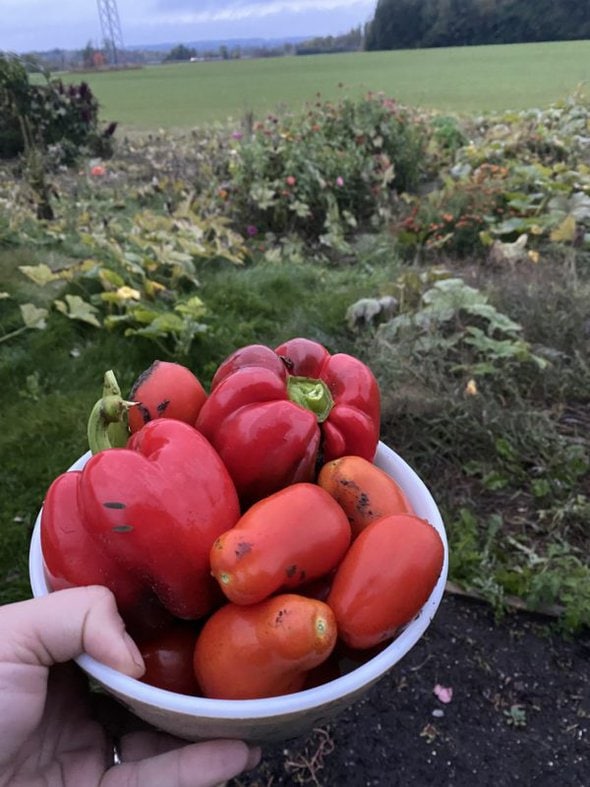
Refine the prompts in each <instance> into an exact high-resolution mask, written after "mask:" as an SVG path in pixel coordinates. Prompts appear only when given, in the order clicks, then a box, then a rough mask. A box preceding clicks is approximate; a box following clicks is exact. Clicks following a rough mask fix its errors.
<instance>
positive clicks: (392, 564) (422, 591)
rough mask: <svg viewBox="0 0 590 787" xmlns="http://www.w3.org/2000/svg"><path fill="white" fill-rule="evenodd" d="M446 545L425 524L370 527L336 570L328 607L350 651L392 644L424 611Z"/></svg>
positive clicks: (384, 522)
mask: <svg viewBox="0 0 590 787" xmlns="http://www.w3.org/2000/svg"><path fill="white" fill-rule="evenodd" d="M443 558H444V547H443V543H442V540H441V538H440V536H439V534H438V532H437V530H436V528H434V527H433V526H432V525H431V524H430V523H429V522H427V521H426V520H425V519H420V518H418V517H416V516H411V515H408V514H395V515H393V516H387V517H383V519H376V520H375V521H374V522H371V523H370V524H369V525H368V526H367V527H366V528H365V530H363V532H362V533H361V534H360V535H359V536H358V538H357V539H356V540H355V541H354V542H353V543H352V546H351V547H350V549H349V550H348V552H347V554H346V556H345V558H344V560H343V561H342V563H341V564H340V566H339V567H338V570H337V571H336V576H335V577H334V581H333V582H332V589H331V591H330V595H329V596H328V598H327V603H328V604H329V606H330V607H331V608H332V609H333V611H334V614H335V615H336V620H337V621H338V633H339V635H340V637H341V638H342V639H343V640H344V642H345V643H346V644H347V645H349V646H350V647H351V648H370V647H373V646H374V645H377V644H378V643H380V642H383V641H384V640H386V639H390V638H391V637H393V635H394V634H395V633H396V631H397V630H398V629H399V628H400V626H403V625H405V624H406V623H408V622H409V621H410V620H412V618H413V617H414V616H415V615H416V614H417V613H418V612H419V611H420V609H421V607H422V606H423V605H424V604H425V602H426V601H427V599H428V597H429V596H430V594H431V592H432V590H433V588H434V586H435V585H436V581H437V579H438V578H439V576H440V574H441V571H442V567H443Z"/></svg>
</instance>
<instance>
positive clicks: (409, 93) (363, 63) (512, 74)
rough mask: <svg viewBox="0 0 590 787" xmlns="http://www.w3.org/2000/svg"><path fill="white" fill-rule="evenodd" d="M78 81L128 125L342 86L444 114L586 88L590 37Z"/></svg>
mask: <svg viewBox="0 0 590 787" xmlns="http://www.w3.org/2000/svg"><path fill="white" fill-rule="evenodd" d="M72 78H75V80H76V81H79V80H80V79H81V78H84V79H87V80H88V81H89V83H90V85H91V87H92V88H93V90H95V92H96V94H97V96H98V98H99V100H100V102H101V105H102V117H103V118H104V119H105V120H117V121H119V123H120V124H121V130H123V131H125V130H127V131H132V130H141V131H143V130H155V129H158V128H166V129H174V128H176V129H186V128H191V127H195V126H198V125H202V124H207V123H211V122H214V121H225V120H227V118H229V117H233V118H235V119H236V120H239V118H240V117H242V116H243V115H244V114H245V113H246V112H248V111H252V112H254V113H255V114H257V115H259V114H261V113H265V112H268V111H272V110H276V109H279V108H281V107H285V106H286V105H288V106H292V107H294V108H295V107H298V106H301V105H302V104H304V103H305V102H307V101H312V100H313V99H314V97H315V96H316V94H317V93H320V94H321V96H322V97H323V98H329V99H333V98H337V97H338V96H339V95H341V94H342V92H343V91H346V92H347V94H349V95H359V94H362V93H365V92H367V91H369V90H372V91H376V92H377V91H383V92H384V93H386V94H387V95H388V96H391V97H393V98H396V99H398V100H399V101H401V102H402V103H404V104H410V105H412V106H423V107H428V108H435V109H441V110H445V111H456V112H474V111H475V112H478V111H488V110H505V109H525V108H528V107H533V106H547V105H549V104H551V103H553V102H554V101H556V100H558V99H560V98H562V97H564V96H565V95H567V94H568V93H571V92H572V91H573V90H575V89H576V87H577V86H579V85H582V84H584V87H587V84H588V82H590V41H572V42H557V43H541V44H518V45H507V46H485V47H484V46H480V47H461V48H453V49H420V50H404V51H396V52H362V53H358V54H357V53H354V54H344V55H318V56H311V57H284V58H272V59H259V60H237V61H221V62H208V63H183V64H173V65H162V66H153V67H148V68H144V69H139V70H130V71H124V72H112V73H108V72H107V73H99V74H84V75H83V77H81V75H80V74H76V75H75V77H72Z"/></svg>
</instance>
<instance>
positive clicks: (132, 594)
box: [41, 338, 444, 699]
mask: <svg viewBox="0 0 590 787" xmlns="http://www.w3.org/2000/svg"><path fill="white" fill-rule="evenodd" d="M379 430H380V392H379V387H378V384H377V382H376V380H375V377H374V375H373V373H372V372H371V370H370V369H369V368H368V367H367V366H366V365H365V364H363V363H362V362H361V361H359V360H358V359H356V358H354V357H352V356H350V355H346V354H343V353H338V354H333V355H331V354H330V353H329V352H328V351H327V350H326V349H325V348H324V347H323V346H322V345H320V344H318V343H317V342H314V341H310V340H308V339H301V338H297V339H292V340H290V341H287V342H285V343H284V344H282V345H280V346H279V347H277V348H275V349H271V348H270V347H266V346H263V345H249V346H247V347H243V348H241V349H238V350H236V351H235V352H234V353H232V354H231V355H230V356H229V357H228V358H227V359H226V360H225V361H224V362H223V363H222V364H221V365H220V366H219V368H218V369H217V372H216V374H215V376H214V378H213V380H212V383H211V387H210V392H209V393H207V392H206V391H205V389H204V388H203V386H202V385H201V383H200V382H199V380H198V379H197V378H196V377H195V376H194V374H193V373H192V372H191V370H190V369H188V368H186V367H184V366H181V365H180V364H175V363H167V362H161V361H156V362H155V363H154V364H153V365H152V366H151V367H150V368H149V369H147V370H146V371H145V372H143V374H141V375H140V376H139V377H138V379H137V380H136V382H135V384H134V385H133V387H132V390H131V391H130V394H129V400H128V401H127V400H125V399H123V397H122V396H121V392H120V390H119V387H118V385H117V382H116V379H115V378H114V375H113V374H112V372H107V374H106V375H105V388H104V392H103V397H102V399H100V400H99V401H98V402H97V404H96V405H95V407H94V409H93V411H92V413H91V415H90V418H89V422H88V439H89V444H90V449H91V452H92V456H91V457H90V458H89V459H88V461H87V462H86V464H85V465H84V467H83V469H82V470H78V471H71V472H67V473H63V474H62V475H60V476H59V477H58V478H56V479H55V481H54V482H53V483H52V484H51V486H50V488H49V490H48V492H47V495H46V498H45V502H44V506H43V511H42V516H41V544H42V551H43V558H44V564H45V572H46V575H47V578H48V584H49V586H50V587H51V589H53V590H58V589H60V588H65V587H72V586H80V585H92V584H100V585H105V586H107V587H109V588H110V589H111V590H112V592H113V593H114V595H115V597H116V600H117V604H118V608H119V611H120V613H121V615H122V617H123V619H124V621H125V623H126V625H127V628H128V630H129V631H130V633H131V634H132V636H133V637H134V638H135V639H136V641H137V642H138V645H139V647H140V650H141V651H142V654H143V656H144V660H145V663H146V673H145V675H144V677H143V680H144V681H145V682H147V683H149V684H152V685H154V686H158V687H159V688H163V689H167V690H170V691H175V692H179V693H182V694H192V695H199V696H205V697H209V698H218V699H251V698H263V697H272V696H278V695H283V694H288V693H292V692H296V691H300V690H302V689H304V688H308V687H311V686H314V685H318V684H319V683H322V682H325V681H327V680H332V679H334V678H336V677H338V676H339V675H340V674H341V671H342V669H343V666H342V665H343V661H344V660H348V663H350V660H351V659H352V661H353V663H362V662H363V661H366V660H367V659H368V658H370V657H371V656H372V655H374V653H375V651H376V650H378V649H379V648H382V647H384V646H386V645H387V644H388V643H389V642H390V641H391V640H392V639H393V638H394V637H395V636H396V634H398V633H399V631H400V629H401V628H403V627H404V626H405V625H406V624H407V623H408V622H409V621H411V620H412V618H413V617H414V616H415V615H416V614H417V613H418V612H419V611H420V609H421V607H422V606H423V605H424V603H425V602H426V601H427V599H428V597H429V596H430V594H431V592H432V590H433V588H434V586H435V584H436V582H437V579H438V578H439V576H440V574H441V571H442V567H443V558H444V547H443V543H442V540H441V538H440V536H439V534H438V532H437V530H436V529H435V527H433V526H432V525H431V524H430V523H428V522H427V521H425V520H424V519H421V518H420V517H418V516H416V515H415V514H414V513H413V511H412V509H411V506H410V504H409V502H408V501H407V499H406V496H405V495H404V492H403V490H402V489H401V488H400V487H399V486H398V485H397V483H396V482H395V481H394V480H393V479H392V478H391V477H390V476H389V475H387V474H386V473H385V472H384V471H383V470H381V469H379V468H378V467H377V466H376V465H374V464H373V458H374V456H375V453H376V450H377V447H378V443H379Z"/></svg>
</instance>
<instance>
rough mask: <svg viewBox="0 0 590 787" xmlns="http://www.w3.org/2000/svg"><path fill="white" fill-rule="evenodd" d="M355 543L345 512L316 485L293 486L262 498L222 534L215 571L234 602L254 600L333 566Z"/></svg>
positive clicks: (214, 558) (213, 560)
mask: <svg viewBox="0 0 590 787" xmlns="http://www.w3.org/2000/svg"><path fill="white" fill-rule="evenodd" d="M349 544H350V525H349V524H348V520H347V518H346V515H345V513H344V511H343V510H342V509H341V508H340V506H339V505H338V504H337V503H336V502H335V501H334V500H333V499H332V498H331V497H330V495H329V494H328V493H327V492H325V491H324V490H323V489H320V487H319V486H316V485H315V484H307V483H301V484H293V485H291V486H288V487H286V488H285V489H282V490H281V491H280V492H275V494H274V495H270V496H269V497H266V498H264V499H263V500H260V501H259V502H258V503H255V504H254V505H253V506H252V507H251V508H249V509H248V510H247V511H246V513H245V514H243V515H242V516H241V517H240V519H238V521H237V523H236V524H235V525H234V526H233V527H232V528H231V529H230V530H227V531H226V532H225V533H223V534H222V535H221V536H219V537H218V538H217V539H216V540H215V542H214V543H213V546H212V547H211V552H210V562H211V573H212V574H213V576H214V577H215V579H216V580H217V581H218V582H219V585H220V586H221V589H222V590H223V592H224V593H225V595H226V596H227V598H228V599H229V600H230V601H233V602H234V603H236V604H255V603H257V602H258V601H262V600H263V599H265V598H267V597H268V596H270V595H271V594H272V593H276V592H277V591H279V590H292V589H293V588H296V587H299V586H300V585H302V584H304V583H307V582H311V581H312V580H314V579H317V578H318V577H321V576H323V575H324V574H327V573H328V572H330V571H331V570H332V569H334V568H335V567H336V566H337V565H338V563H339V562H340V561H341V560H342V558H343V557H344V554H345V552H346V550H347V549H348V546H349Z"/></svg>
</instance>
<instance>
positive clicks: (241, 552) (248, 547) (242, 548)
mask: <svg viewBox="0 0 590 787" xmlns="http://www.w3.org/2000/svg"><path fill="white" fill-rule="evenodd" d="M251 551H252V544H249V543H248V542H247V541H240V543H239V544H238V545H237V547H236V549H235V552H234V553H235V556H236V558H237V560H241V559H242V558H243V557H244V556H245V555H247V554H248V553H249V552H251Z"/></svg>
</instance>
